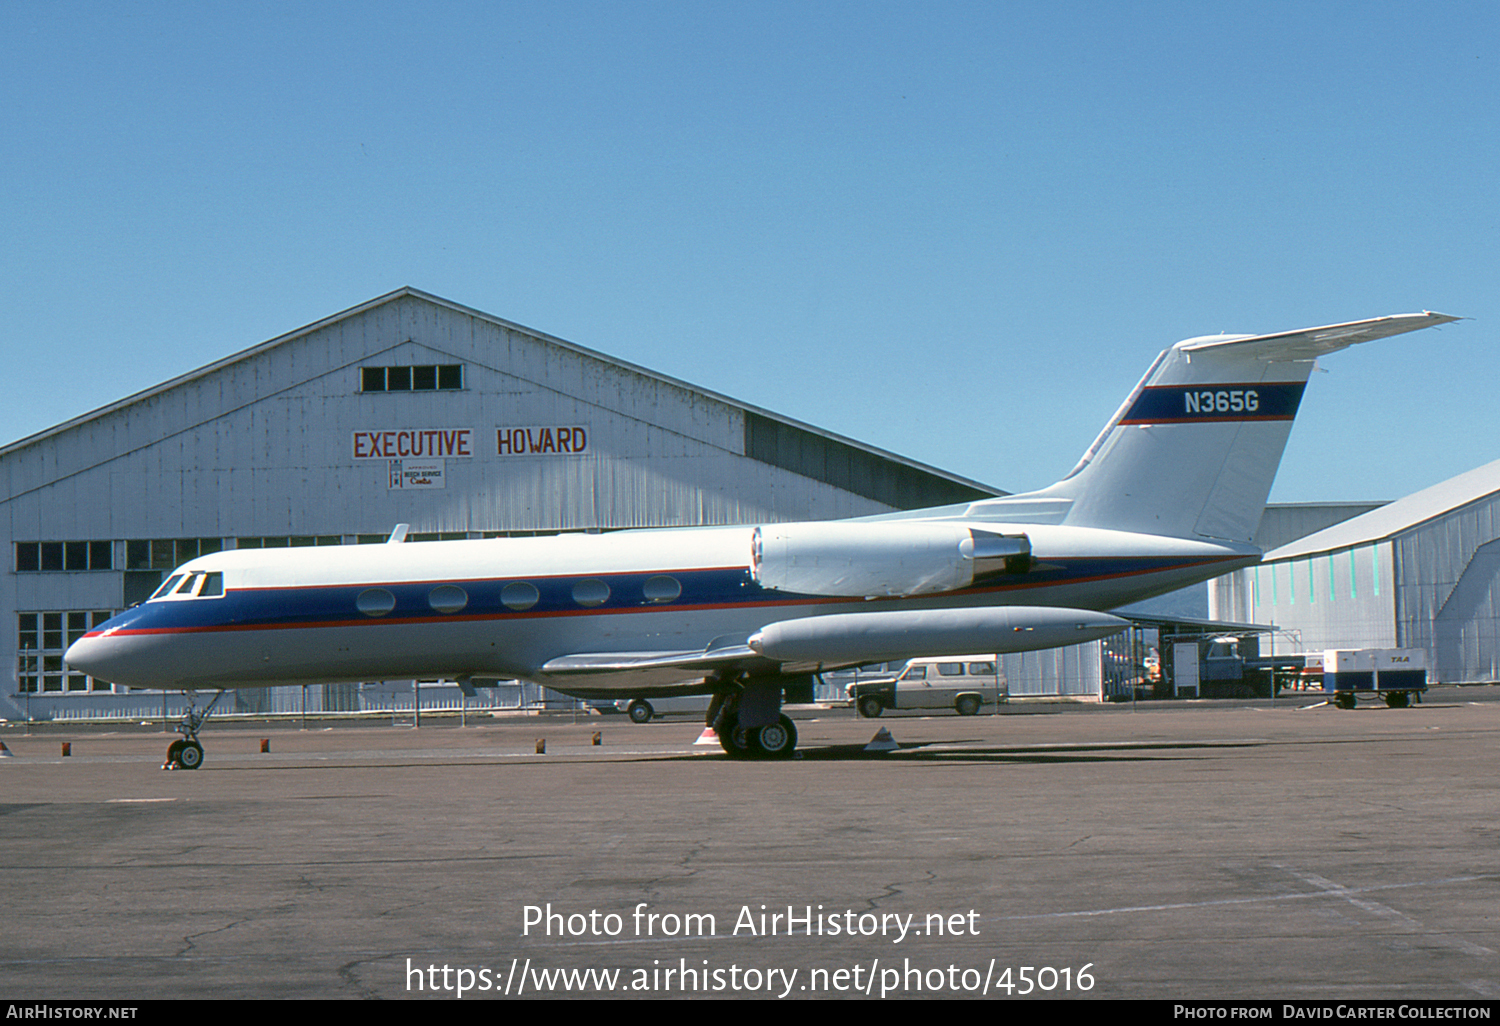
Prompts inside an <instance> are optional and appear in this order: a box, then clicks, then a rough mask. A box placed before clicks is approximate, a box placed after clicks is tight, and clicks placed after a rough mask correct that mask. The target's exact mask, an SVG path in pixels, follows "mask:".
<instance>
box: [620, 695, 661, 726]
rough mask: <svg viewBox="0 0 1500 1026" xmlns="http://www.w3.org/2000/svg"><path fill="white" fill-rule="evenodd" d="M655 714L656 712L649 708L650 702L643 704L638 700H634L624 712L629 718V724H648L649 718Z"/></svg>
mask: <svg viewBox="0 0 1500 1026" xmlns="http://www.w3.org/2000/svg"><path fill="white" fill-rule="evenodd" d="M655 712H656V710H655V709H653V708H651V703H650V702H643V701H641V700H640V699H636V700H635V701H634V702H631V703H630V706H629V707H628V708H627V709H626V710H625V715H626V716H629V717H630V722H631V723H650V722H651V717H652V715H654V714H655Z"/></svg>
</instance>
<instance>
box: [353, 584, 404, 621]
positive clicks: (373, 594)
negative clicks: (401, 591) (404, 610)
mask: <svg viewBox="0 0 1500 1026" xmlns="http://www.w3.org/2000/svg"><path fill="white" fill-rule="evenodd" d="M354 608H355V609H358V610H359V611H360V612H361V613H364V614H365V615H366V616H384V615H385V614H386V613H389V612H390V611H391V610H392V609H395V608H396V596H395V595H392V594H391V593H390V592H388V591H386V590H385V589H384V588H366V589H365V590H364V591H362V592H360V593H359V597H358V598H356V599H355V600H354Z"/></svg>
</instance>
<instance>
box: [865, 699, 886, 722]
mask: <svg viewBox="0 0 1500 1026" xmlns="http://www.w3.org/2000/svg"><path fill="white" fill-rule="evenodd" d="M883 712H885V703H884V702H882V701H881V700H880V699H878V698H876V697H875V696H874V695H866V696H865V697H864V698H861V699H860V700H859V714H860V715H861V716H866V717H869V718H870V719H872V720H873V719H875V718H876V717H877V716H879V715H880V714H881V713H883Z"/></svg>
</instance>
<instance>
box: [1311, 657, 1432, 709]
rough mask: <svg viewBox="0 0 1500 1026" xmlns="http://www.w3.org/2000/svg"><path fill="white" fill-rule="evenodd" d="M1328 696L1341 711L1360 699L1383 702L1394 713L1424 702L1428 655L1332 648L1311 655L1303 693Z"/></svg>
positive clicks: (1351, 706) (1352, 705)
mask: <svg viewBox="0 0 1500 1026" xmlns="http://www.w3.org/2000/svg"><path fill="white" fill-rule="evenodd" d="M1299 690H1301V691H1302V692H1303V693H1305V694H1314V695H1317V694H1321V695H1325V696H1327V698H1328V700H1329V702H1330V703H1332V704H1333V705H1335V706H1337V707H1338V708H1340V709H1353V708H1354V704H1355V703H1356V702H1357V701H1358V700H1359V699H1361V698H1381V699H1384V700H1385V704H1386V705H1388V706H1390V707H1391V708H1392V709H1405V708H1406V707H1407V706H1408V705H1410V704H1411V703H1412V702H1413V701H1416V702H1420V701H1422V693H1423V692H1425V691H1426V690H1427V652H1426V650H1425V649H1420V648H1329V649H1324V650H1323V651H1322V652H1309V653H1308V654H1307V662H1306V665H1305V666H1304V668H1303V670H1302V679H1301V687H1300V689H1299Z"/></svg>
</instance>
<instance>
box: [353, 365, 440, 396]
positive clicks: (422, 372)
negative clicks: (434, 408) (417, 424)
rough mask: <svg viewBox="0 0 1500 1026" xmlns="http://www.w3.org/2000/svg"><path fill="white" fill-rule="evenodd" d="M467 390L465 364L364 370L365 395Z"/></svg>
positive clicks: (361, 380)
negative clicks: (369, 393) (370, 393)
mask: <svg viewBox="0 0 1500 1026" xmlns="http://www.w3.org/2000/svg"><path fill="white" fill-rule="evenodd" d="M463 387H464V365H463V364H461V363H437V364H434V363H419V364H413V365H410V366H404V367H361V368H360V369H359V390H360V391H361V392H456V391H458V390H459V389H461V388H463Z"/></svg>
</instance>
